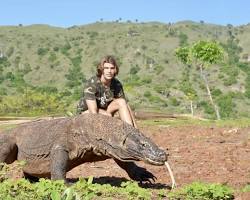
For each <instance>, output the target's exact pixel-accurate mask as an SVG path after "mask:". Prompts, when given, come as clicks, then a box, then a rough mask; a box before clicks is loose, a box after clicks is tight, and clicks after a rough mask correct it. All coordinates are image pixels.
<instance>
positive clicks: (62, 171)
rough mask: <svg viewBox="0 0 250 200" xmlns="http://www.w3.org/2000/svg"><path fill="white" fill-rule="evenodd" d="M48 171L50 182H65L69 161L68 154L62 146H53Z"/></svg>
mask: <svg viewBox="0 0 250 200" xmlns="http://www.w3.org/2000/svg"><path fill="white" fill-rule="evenodd" d="M50 160H51V161H50V171H51V179H52V180H60V179H63V180H65V181H66V172H67V167H68V161H69V152H68V150H67V148H66V147H65V146H64V145H61V144H55V145H54V146H53V147H52V149H51V154H50Z"/></svg>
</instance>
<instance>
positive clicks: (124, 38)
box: [0, 21, 250, 118]
mask: <svg viewBox="0 0 250 200" xmlns="http://www.w3.org/2000/svg"><path fill="white" fill-rule="evenodd" d="M249 33H250V25H244V26H239V27H233V26H232V25H230V24H229V25H227V26H218V25H213V24H205V23H203V22H201V23H195V22H191V21H183V22H179V23H175V24H170V23H169V24H163V23H158V22H152V23H119V22H109V23H107V22H105V23H104V22H103V23H100V22H97V23H94V24H89V25H85V26H73V27H70V28H58V27H51V26H47V25H32V26H21V25H20V26H2V27H0V84H1V85H0V95H1V97H0V102H1V104H0V114H1V115H6V114H15V115H24V114H39V113H40V114H44V113H54V114H55V113H65V112H66V111H71V112H73V111H74V110H75V105H76V103H77V101H78V99H79V98H80V95H81V88H82V84H84V81H85V80H86V79H87V78H89V77H90V76H91V75H92V74H94V73H95V68H96V64H97V62H98V61H99V60H100V58H101V57H103V56H104V55H106V54H112V55H114V56H115V57H116V58H117V59H118V61H119V65H120V74H119V76H118V78H119V79H120V80H121V81H122V82H123V84H124V87H125V91H126V94H127V96H128V98H129V101H130V104H131V105H132V106H133V107H134V108H135V109H145V110H151V111H152V110H154V111H163V112H166V113H185V114H186V113H190V109H189V104H190V102H189V100H188V98H187V97H186V95H185V93H184V92H183V85H184V83H186V82H187V80H188V82H190V83H191V84H190V85H189V87H192V88H193V89H194V90H195V92H196V94H197V97H196V99H195V101H194V102H193V103H194V107H195V110H194V112H195V115H199V116H202V117H210V118H213V117H214V112H213V110H212V107H211V105H210V104H209V101H208V97H207V95H206V90H205V86H204V84H203V82H202V79H201V78H200V74H199V70H198V69H197V68H196V67H195V65H193V66H191V67H187V66H185V65H183V64H181V63H180V62H179V61H178V60H177V58H176V57H175V55H174V53H175V49H176V48H178V47H180V46H184V45H189V44H192V43H193V42H195V41H198V40H216V41H219V42H220V44H221V45H222V46H223V47H224V49H225V59H224V60H223V62H221V63H220V64H218V65H214V66H211V67H210V68H208V69H207V70H206V74H207V76H208V81H209V84H210V86H211V89H212V94H213V95H214V97H215V101H216V103H217V104H218V105H219V108H220V110H221V112H222V117H224V118H228V117H242V116H243V117H249V116H250V113H249V110H250V86H249V85H250V65H249V63H248V61H247V60H248V55H250V34H249Z"/></svg>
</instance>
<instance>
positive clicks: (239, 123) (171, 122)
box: [139, 117, 250, 128]
mask: <svg viewBox="0 0 250 200" xmlns="http://www.w3.org/2000/svg"><path fill="white" fill-rule="evenodd" d="M139 123H141V124H142V125H149V126H159V125H163V126H173V127H177V126H190V125H194V126H211V125H213V126H217V127H238V128H244V127H249V126H250V118H240V119H228V120H199V119H193V118H185V117H182V118H179V119H178V118H173V119H149V120H141V121H140V122H139Z"/></svg>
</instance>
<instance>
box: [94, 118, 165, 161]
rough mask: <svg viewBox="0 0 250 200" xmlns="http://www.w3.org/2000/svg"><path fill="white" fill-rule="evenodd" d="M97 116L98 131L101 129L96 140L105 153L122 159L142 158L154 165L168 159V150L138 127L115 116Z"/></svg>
mask: <svg viewBox="0 0 250 200" xmlns="http://www.w3.org/2000/svg"><path fill="white" fill-rule="evenodd" d="M96 117H97V118H98V119H96V120H98V122H97V123H95V125H94V126H95V127H97V128H96V130H97V131H98V130H100V129H101V134H98V138H97V141H96V142H97V144H98V145H97V146H99V147H101V148H99V149H104V150H105V154H107V155H109V156H111V157H113V158H116V159H118V160H121V161H133V160H135V161H136V160H141V161H144V162H146V163H149V164H152V165H164V162H165V161H167V154H166V152H165V151H164V150H162V149H160V148H159V147H158V146H157V145H156V144H155V143H154V142H153V141H152V140H151V139H150V138H148V137H146V136H144V135H143V134H142V133H141V132H140V131H139V130H138V129H136V128H134V127H133V126H131V125H129V124H127V123H125V122H123V121H121V120H119V119H115V118H114V117H108V116H104V115H95V116H94V118H96ZM104 124H105V125H104ZM103 125H104V126H103ZM98 126H99V128H98Z"/></svg>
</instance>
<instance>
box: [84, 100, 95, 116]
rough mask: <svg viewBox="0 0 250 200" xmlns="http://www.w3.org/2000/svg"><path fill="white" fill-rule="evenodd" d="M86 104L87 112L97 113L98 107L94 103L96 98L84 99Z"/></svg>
mask: <svg viewBox="0 0 250 200" xmlns="http://www.w3.org/2000/svg"><path fill="white" fill-rule="evenodd" d="M86 104H87V106H88V111H89V113H94V114H96V113H98V108H97V104H96V100H86Z"/></svg>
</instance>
